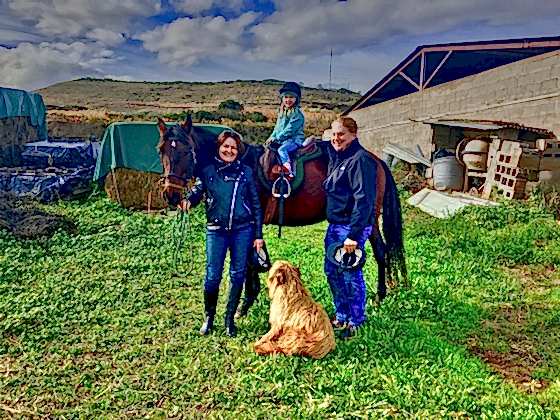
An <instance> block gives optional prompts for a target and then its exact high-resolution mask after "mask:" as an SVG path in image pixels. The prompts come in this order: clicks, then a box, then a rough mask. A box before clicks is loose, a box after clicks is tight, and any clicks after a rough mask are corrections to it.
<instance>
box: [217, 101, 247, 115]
mask: <svg viewBox="0 0 560 420" xmlns="http://www.w3.org/2000/svg"><path fill="white" fill-rule="evenodd" d="M218 109H229V110H231V111H237V112H242V111H243V105H242V104H240V103H239V102H237V101H234V100H233V99H228V100H226V101H223V102H221V103H220V105H218Z"/></svg>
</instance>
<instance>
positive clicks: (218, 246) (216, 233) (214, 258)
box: [204, 226, 254, 293]
mask: <svg viewBox="0 0 560 420" xmlns="http://www.w3.org/2000/svg"><path fill="white" fill-rule="evenodd" d="M253 238H254V228H253V226H246V227H244V228H241V229H238V230H233V231H225V230H207V231H206V279H205V280H204V290H205V291H206V292H208V293H218V290H219V289H220V282H221V281H222V273H223V271H224V261H225V259H226V253H227V250H228V249H229V256H230V265H229V277H230V280H231V284H232V285H238V286H240V287H241V286H242V285H243V282H244V281H245V274H246V271H247V257H248V255H249V250H250V249H251V246H252V242H253Z"/></svg>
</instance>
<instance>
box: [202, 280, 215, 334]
mask: <svg viewBox="0 0 560 420" xmlns="http://www.w3.org/2000/svg"><path fill="white" fill-rule="evenodd" d="M217 303H218V291H216V292H207V291H206V290H205V291H204V315H205V317H204V323H203V324H202V327H200V335H208V334H210V333H211V332H212V328H213V327H214V316H215V315H216V305H217Z"/></svg>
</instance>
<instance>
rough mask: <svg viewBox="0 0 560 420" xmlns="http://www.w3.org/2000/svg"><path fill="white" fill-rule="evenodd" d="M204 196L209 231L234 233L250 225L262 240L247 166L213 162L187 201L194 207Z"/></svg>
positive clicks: (259, 212) (256, 199)
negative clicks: (216, 230)
mask: <svg viewBox="0 0 560 420" xmlns="http://www.w3.org/2000/svg"><path fill="white" fill-rule="evenodd" d="M204 193H206V218H207V219H208V227H209V228H211V229H212V228H215V229H223V230H237V229H240V228H242V227H246V226H248V225H250V224H253V225H254V226H255V238H256V239H262V210H261V205H260V202H259V196H258V194H257V186H256V184H255V179H254V177H253V170H252V169H251V168H250V167H248V166H247V165H244V164H242V163H241V162H239V161H238V160H236V161H234V162H232V163H224V162H222V161H221V160H219V159H216V160H215V161H214V162H213V163H211V164H209V165H207V166H206V167H205V168H204V169H202V173H201V175H200V177H199V178H197V182H196V184H195V186H194V187H193V188H192V190H191V191H190V192H189V194H188V195H187V199H188V200H189V201H190V203H191V205H192V206H196V205H197V204H198V203H200V201H201V200H202V198H203V195H204Z"/></svg>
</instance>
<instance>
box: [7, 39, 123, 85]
mask: <svg viewBox="0 0 560 420" xmlns="http://www.w3.org/2000/svg"><path fill="white" fill-rule="evenodd" d="M116 60H117V58H116V57H115V55H114V53H113V51H111V50H108V49H106V48H103V47H102V46H100V45H98V44H95V43H88V44H86V43H83V42H73V43H70V44H65V43H48V42H42V43H40V44H38V45H34V44H30V43H27V42H24V43H21V44H19V45H18V46H17V47H16V48H3V47H0V85H2V86H8V87H15V88H20V89H37V88H40V87H43V86H45V85H48V84H51V83H55V82H59V81H64V80H69V79H73V78H76V77H83V76H98V75H100V74H101V72H102V70H101V67H102V66H103V65H106V64H110V63H113V62H115V61H116Z"/></svg>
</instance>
